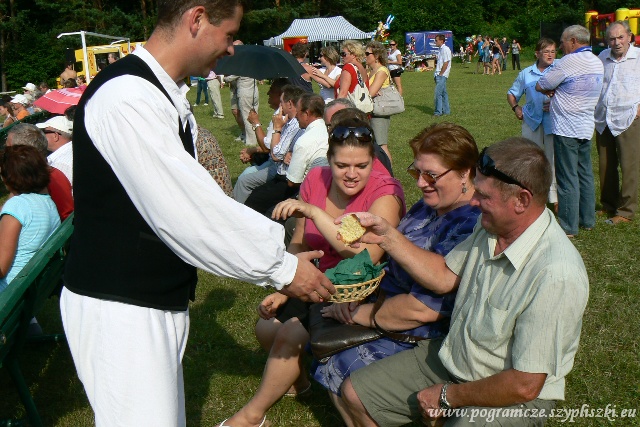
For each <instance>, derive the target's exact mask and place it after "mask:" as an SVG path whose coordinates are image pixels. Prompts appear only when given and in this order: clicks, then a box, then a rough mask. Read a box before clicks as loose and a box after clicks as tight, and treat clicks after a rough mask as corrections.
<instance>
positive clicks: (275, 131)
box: [273, 129, 282, 134]
mask: <svg viewBox="0 0 640 427" xmlns="http://www.w3.org/2000/svg"><path fill="white" fill-rule="evenodd" d="M273 133H280V134H282V131H281V130H278V129H276V130H274V131H273Z"/></svg>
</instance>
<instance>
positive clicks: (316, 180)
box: [220, 119, 405, 427]
mask: <svg viewBox="0 0 640 427" xmlns="http://www.w3.org/2000/svg"><path fill="white" fill-rule="evenodd" d="M374 143H375V142H374V141H373V131H372V130H371V127H370V126H369V124H368V123H366V122H364V121H361V120H358V119H347V120H344V121H341V122H339V123H337V124H336V126H334V127H333V128H332V129H331V130H330V132H329V149H328V151H327V158H328V160H329V166H324V167H316V168H314V169H312V170H311V171H310V172H309V173H308V175H307V177H306V178H305V180H304V181H303V182H302V186H301V187H300V200H296V199H289V200H286V201H284V202H281V203H280V204H278V206H276V208H275V209H274V211H273V218H274V219H286V218H288V217H290V216H294V217H296V218H297V222H296V229H295V232H294V234H293V237H292V239H291V243H290V244H289V247H288V248H287V250H288V251H289V252H291V253H294V254H295V253H298V252H302V251H307V250H310V249H311V248H314V249H321V250H322V251H323V252H324V256H323V257H322V258H320V260H319V263H320V270H321V271H325V270H326V269H328V268H331V267H335V266H336V264H338V262H339V261H340V260H342V259H343V258H350V257H353V256H354V255H355V254H356V253H359V252H361V251H362V250H364V249H365V248H366V249H368V250H369V254H370V255H371V259H372V260H373V262H374V263H378V262H379V261H380V260H381V258H382V256H383V255H384V251H383V250H382V249H380V247H379V246H377V245H364V244H362V245H360V247H359V248H352V247H349V246H345V244H344V243H342V242H341V241H339V240H337V237H336V236H337V231H338V226H337V225H336V224H334V220H335V218H337V217H339V216H341V215H344V214H345V213H349V212H358V211H367V212H372V213H375V214H376V215H380V216H382V217H384V218H385V219H386V220H387V221H389V222H390V223H392V224H395V226H397V225H398V224H399V223H400V218H402V217H403V216H404V214H405V203H404V193H403V192H402V187H401V185H400V183H399V182H398V180H396V179H395V178H392V177H391V176H389V175H388V174H387V173H381V172H378V171H376V170H374V169H373V159H374V145H373V144H374ZM258 313H259V315H260V320H258V324H257V325H256V337H257V338H258V341H259V342H260V344H261V345H262V347H263V348H264V349H265V350H267V351H269V359H268V360H267V365H266V367H265V370H264V373H263V376H262V382H261V384H260V388H259V389H258V391H257V392H256V394H255V396H254V397H253V398H252V399H251V400H250V401H249V403H247V404H246V405H245V406H244V407H243V408H242V409H241V410H240V411H238V412H237V413H236V414H235V415H233V417H231V418H229V419H228V420H225V421H224V422H223V423H222V424H220V425H221V426H225V425H226V426H234V427H242V426H261V425H264V423H265V421H264V420H265V417H266V415H265V414H266V412H267V411H268V410H269V408H271V406H272V405H273V404H274V403H275V402H277V401H278V400H279V399H280V398H281V397H282V396H283V395H284V396H296V395H298V394H300V393H304V392H306V391H307V390H309V388H310V387H311V383H310V381H309V379H308V377H307V375H306V373H305V372H304V370H303V367H302V358H301V354H302V350H303V349H304V347H305V345H306V343H307V342H308V341H309V334H308V332H307V326H308V305H307V304H306V303H303V302H301V301H299V300H297V299H294V298H292V299H289V298H288V297H286V296H284V295H282V294H280V293H277V292H276V293H273V294H271V295H269V296H267V297H266V298H265V299H264V300H263V301H262V302H261V303H260V305H259V307H258Z"/></svg>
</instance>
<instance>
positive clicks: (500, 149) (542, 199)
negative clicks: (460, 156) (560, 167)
mask: <svg viewBox="0 0 640 427" xmlns="http://www.w3.org/2000/svg"><path fill="white" fill-rule="evenodd" d="M486 153H487V154H488V155H489V156H490V157H491V158H492V159H493V161H494V163H495V167H496V169H498V170H500V171H501V172H503V173H505V174H507V175H508V176H510V177H511V178H513V179H516V180H518V181H519V182H521V183H522V184H523V185H525V186H526V187H527V188H528V189H529V191H531V192H532V194H533V199H534V200H535V201H536V202H537V203H538V204H539V205H541V206H544V205H545V203H546V202H547V194H548V193H549V187H550V186H551V179H552V175H551V165H550V164H549V161H548V160H547V157H546V156H545V154H544V151H543V150H542V148H540V147H538V146H537V145H536V144H534V143H533V142H532V141H530V140H528V139H526V138H522V137H513V138H508V139H505V140H504V141H500V142H497V143H495V144H493V145H491V146H489V147H488V148H487V151H486ZM495 184H496V186H497V187H498V188H499V189H500V191H502V193H503V198H505V200H506V198H507V197H509V196H511V195H514V194H517V193H518V192H519V191H520V190H521V187H519V186H518V185H516V184H508V183H506V182H502V181H500V180H499V179H496V180H495Z"/></svg>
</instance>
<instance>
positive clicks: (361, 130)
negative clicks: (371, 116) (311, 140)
mask: <svg viewBox="0 0 640 427" xmlns="http://www.w3.org/2000/svg"><path fill="white" fill-rule="evenodd" d="M350 135H353V136H354V137H356V139H357V140H358V141H360V142H371V141H373V133H372V132H371V129H369V128H367V127H364V126H362V127H349V126H337V127H335V128H333V130H332V131H331V133H330V134H329V141H337V142H342V141H344V140H345V139H347V138H349V136H350Z"/></svg>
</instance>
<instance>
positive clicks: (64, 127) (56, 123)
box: [36, 116, 73, 133]
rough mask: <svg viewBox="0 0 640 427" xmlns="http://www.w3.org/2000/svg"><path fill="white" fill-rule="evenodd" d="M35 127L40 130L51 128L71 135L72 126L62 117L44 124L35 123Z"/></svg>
mask: <svg viewBox="0 0 640 427" xmlns="http://www.w3.org/2000/svg"><path fill="white" fill-rule="evenodd" d="M36 126H37V127H39V128H40V129H46V128H51V129H55V130H59V131H60V132H65V133H72V131H73V124H72V123H71V122H70V121H69V120H67V118H66V117H64V116H55V117H52V118H50V119H49V120H47V121H46V122H42V123H36Z"/></svg>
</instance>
